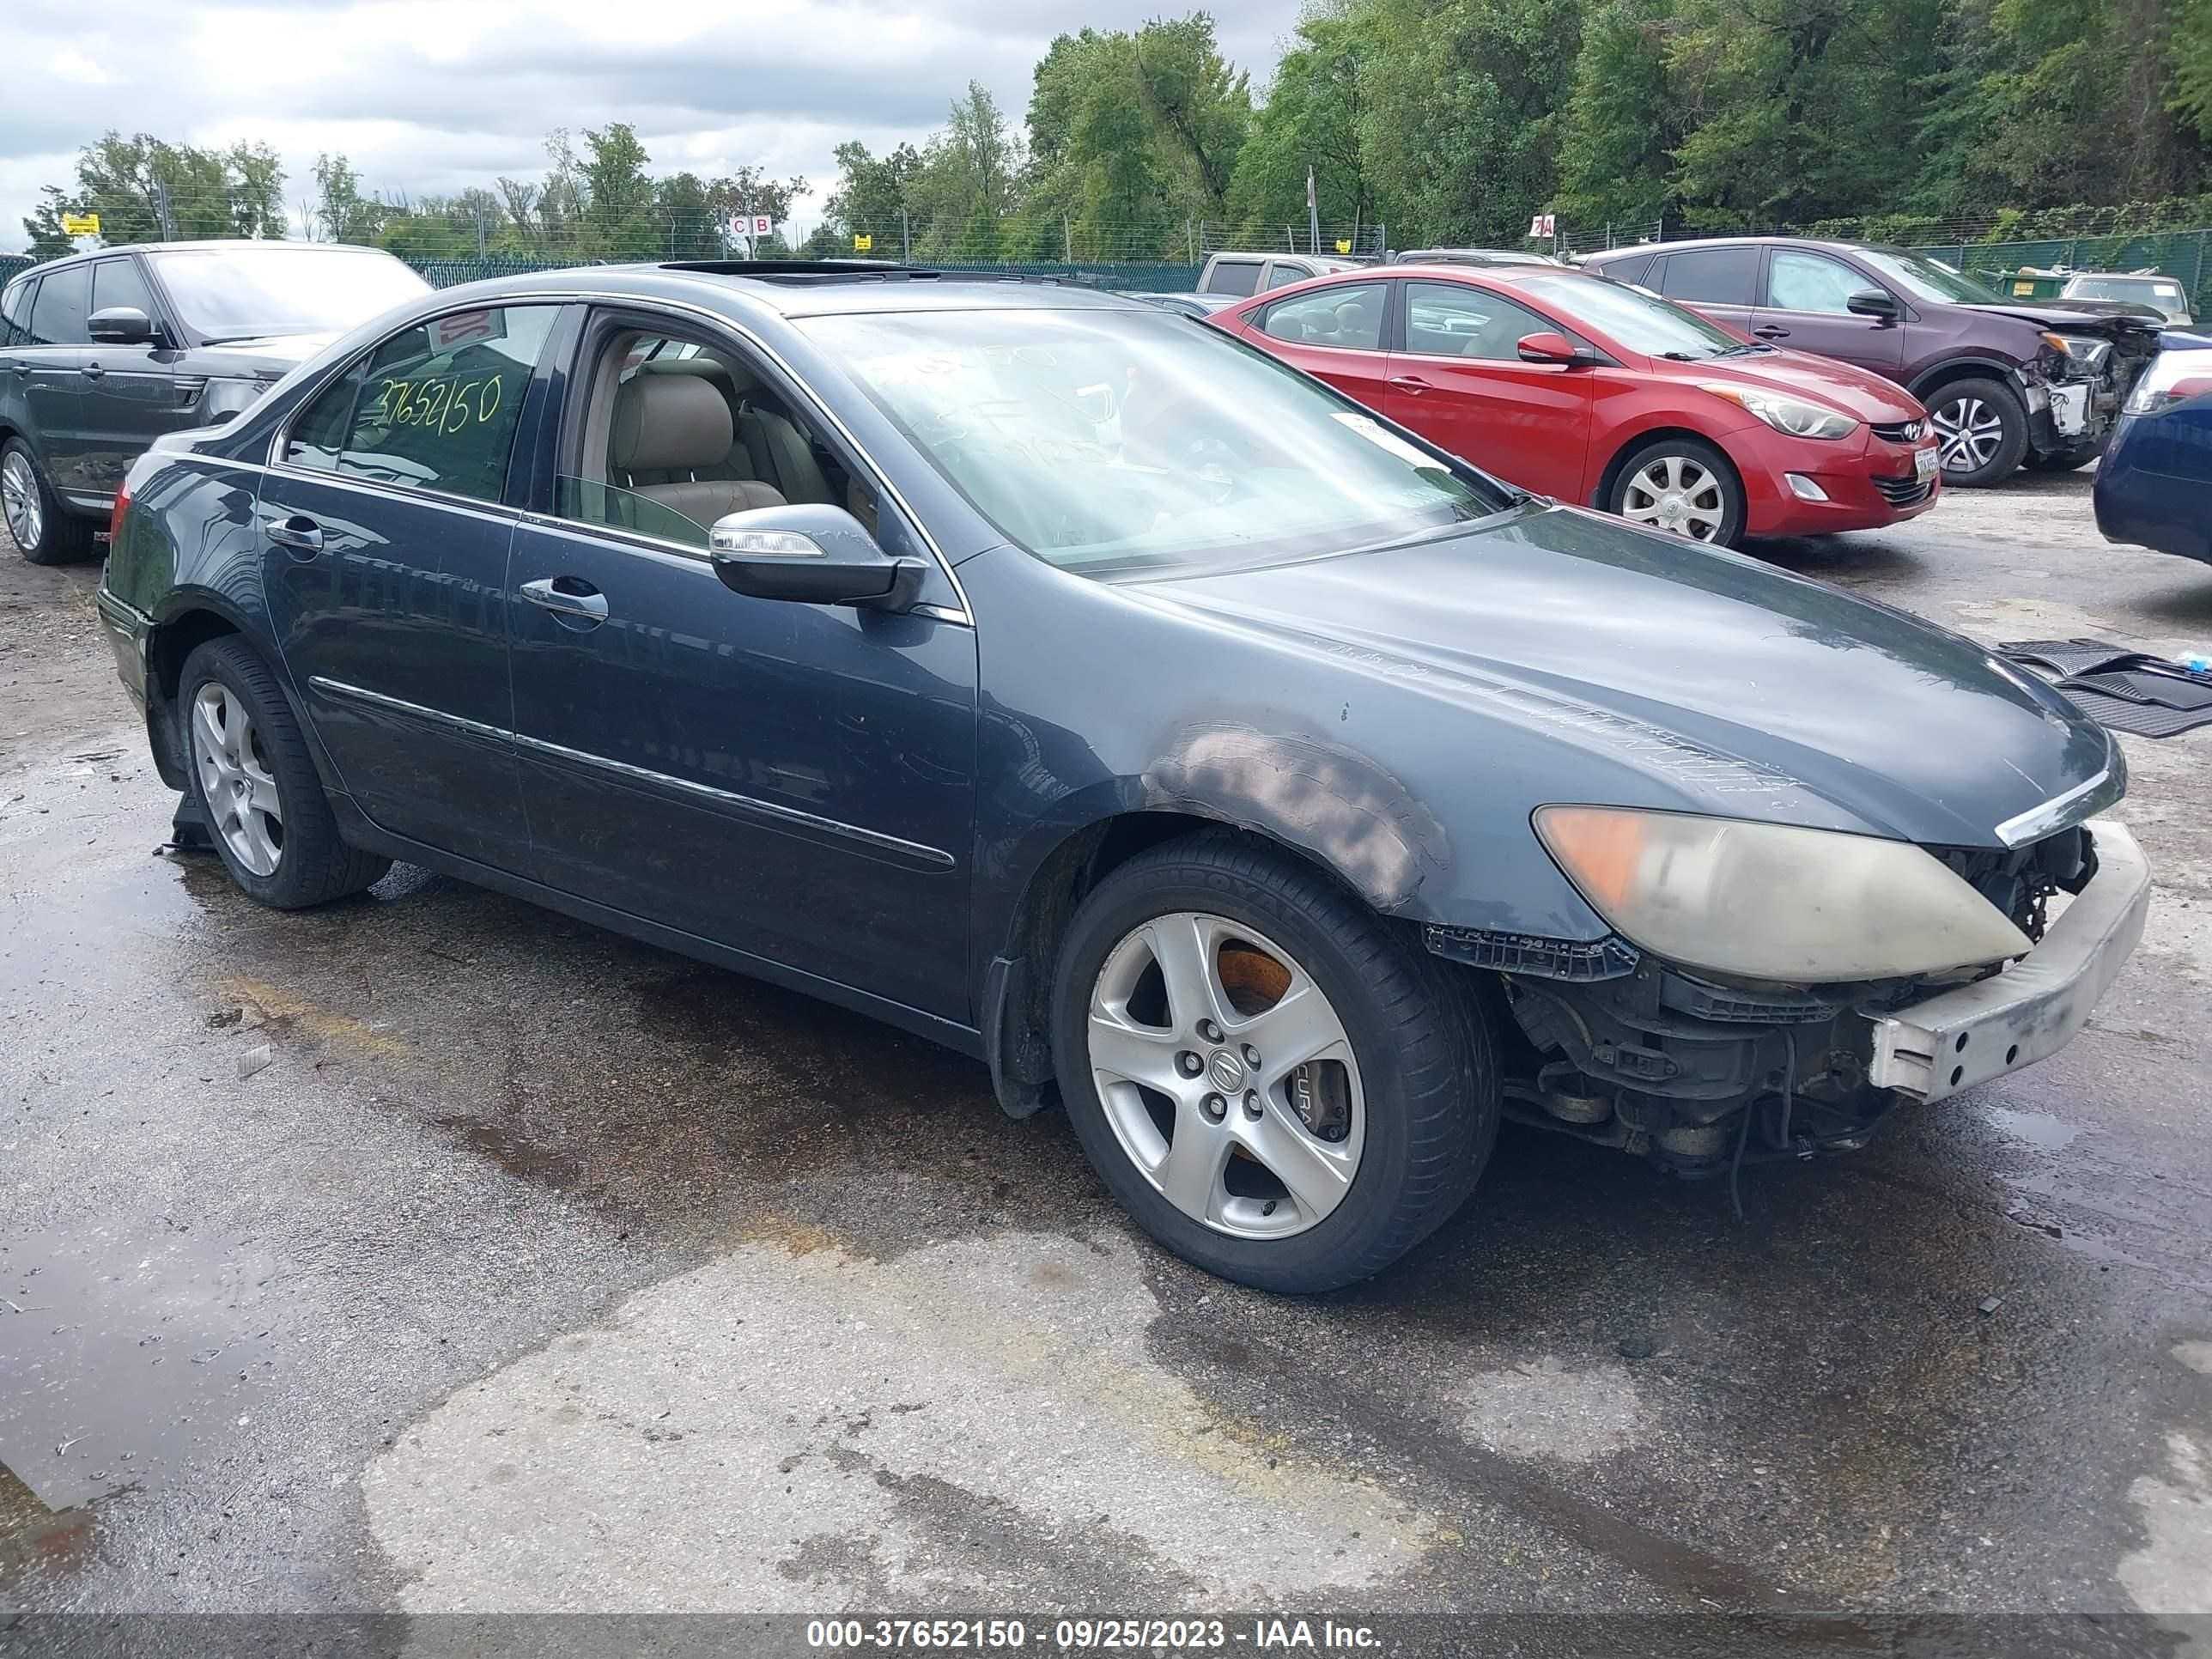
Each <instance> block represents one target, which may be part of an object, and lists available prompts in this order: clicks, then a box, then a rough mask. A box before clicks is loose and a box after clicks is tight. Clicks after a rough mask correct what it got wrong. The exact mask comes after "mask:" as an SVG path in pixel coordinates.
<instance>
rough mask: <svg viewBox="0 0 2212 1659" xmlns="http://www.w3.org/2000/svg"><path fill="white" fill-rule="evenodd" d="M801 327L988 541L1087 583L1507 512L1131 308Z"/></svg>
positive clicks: (1342, 543) (1212, 341)
mask: <svg viewBox="0 0 2212 1659" xmlns="http://www.w3.org/2000/svg"><path fill="white" fill-rule="evenodd" d="M1330 292H1331V294H1332V295H1334V294H1340V293H1341V292H1342V290H1341V289H1333V290H1331V291H1330ZM1313 297H1315V298H1319V297H1322V296H1320V295H1316V296H1313ZM1302 302H1303V301H1302ZM800 326H801V327H803V328H804V329H805V331H806V332H807V333H808V334H809V335H810V336H811V337H812V338H813V339H814V340H815V342H816V343H817V344H818V345H819V346H820V347H821V348H822V349H823V351H825V352H827V353H829V354H831V355H832V356H834V357H835V358H836V361H837V362H839V363H840V365H841V366H842V368H844V370H845V372H846V373H847V374H848V376H850V377H851V379H852V380H854V382H855V383H856V384H857V385H858V386H859V387H860V391H861V392H862V393H864V394H865V395H866V397H867V398H869V400H870V401H871V402H872V403H873V404H875V405H876V406H877V408H878V409H879V410H882V412H883V414H884V416H885V418H887V419H888V420H890V422H892V424H894V425H895V426H896V427H897V428H899V430H900V431H901V432H902V434H903V435H905V437H906V439H907V441H908V442H909V443H911V444H912V445H913V446H914V447H915V449H916V450H917V451H918V452H919V453H921V456H922V458H923V459H925V460H926V461H927V463H928V464H929V465H931V466H932V467H933V468H934V469H935V470H936V471H938V473H939V475H940V476H942V477H944V478H945V481H946V482H947V483H950V484H951V486H952V487H953V488H954V489H957V490H958V491H960V493H961V494H962V495H964V496H965V497H966V498H967V500H968V501H969V503H970V504H971V505H972V506H973V507H975V510H976V511H977V512H978V513H981V515H982V516H983V517H984V518H985V519H986V520H988V521H989V522H990V523H991V524H992V525H993V526H994V527H995V528H996V529H997V531H998V532H999V533H1000V535H1002V536H1004V537H1005V538H1006V539H1007V540H1008V541H1009V542H1012V544H1015V545H1016V546H1018V547H1020V548H1023V549H1025V550H1027V551H1029V552H1030V553H1032V554H1034V555H1036V556H1037V557H1039V558H1041V559H1043V560H1045V561H1046V562H1048V563H1051V564H1054V565H1057V566H1060V568H1063V569H1068V570H1073V571H1077V572H1079V573H1081V574H1086V575H1109V574H1117V573H1121V572H1127V571H1139V570H1147V571H1149V570H1158V569H1170V568H1184V569H1188V568H1201V569H1203V568H1227V567H1229V566H1232V565H1239V564H1258V563H1265V562H1275V561H1279V560H1282V559H1285V558H1296V557H1304V556H1311V555H1316V554H1322V553H1331V552H1340V551H1343V550H1346V549H1350V548H1354V547H1369V546H1375V545H1378V544H1385V543H1389V542H1397V541H1407V540H1414V539H1419V538H1425V537H1429V536H1433V535H1436V534H1437V533H1439V532H1447V531H1449V529H1450V527H1451V526H1455V525H1457V524H1462V523H1465V522H1468V521H1470V520H1475V519H1479V518H1483V517H1486V516H1487V515H1488V514H1490V513H1495V512H1498V511H1500V510H1501V509H1503V508H1504V507H1508V506H1510V504H1511V503H1512V501H1514V500H1515V499H1516V497H1515V496H1514V495H1513V494H1512V493H1511V492H1510V491H1509V490H1507V489H1504V487H1503V486H1501V485H1498V484H1496V483H1492V482H1491V481H1490V480H1488V479H1486V478H1485V477H1482V476H1481V475H1480V474H1479V473H1476V472H1474V471H1471V470H1468V469H1466V468H1463V467H1462V466H1461V465H1458V464H1456V463H1455V462H1453V461H1452V460H1451V459H1449V458H1448V457H1446V456H1443V455H1441V454H1438V453H1434V452H1431V451H1430V450H1428V449H1427V448H1425V447H1423V446H1420V445H1419V444H1415V443H1413V442H1409V441H1407V440H1406V439H1405V438H1402V437H1401V436H1400V435H1398V434H1396V433H1395V432H1393V431H1392V430H1390V429H1389V428H1388V427H1386V426H1384V425H1383V423H1382V422H1379V421H1377V420H1376V419H1375V417H1374V416H1371V415H1370V414H1369V413H1367V412H1366V411H1365V410H1363V409H1361V408H1360V407H1359V406H1358V404H1354V403H1353V402H1352V400H1351V399H1350V398H1345V397H1342V396H1340V395H1339V394H1338V393H1336V392H1332V391H1330V390H1329V389H1328V387H1326V386H1322V385H1321V384H1320V383H1319V382H1317V381H1315V380H1309V379H1308V378H1306V377H1305V376H1304V375H1302V374H1298V373H1297V372H1296V371H1295V370H1293V369H1291V368H1289V367H1287V366H1286V365H1285V364H1283V363H1281V362H1278V361H1276V360H1275V359H1273V358H1271V357H1269V356H1266V355H1265V354H1263V353H1261V352H1259V351H1256V350H1255V349H1252V348H1250V347H1249V346H1245V345H1243V344H1240V343H1238V342H1237V341H1236V340H1234V339H1232V338H1231V337H1229V336H1227V335H1225V334H1217V333H1214V332H1213V331H1209V330H1206V329H1193V328H1191V327H1190V326H1189V325H1188V324H1187V323H1183V322H1180V321H1178V320H1176V319H1173V318H1170V317H1165V316H1161V315H1159V314H1158V313H1149V314H1146V313H1138V312H1136V311H1135V309H1134V308H1133V307H1132V308H1131V310H1130V311H1127V312H1123V311H1120V310H1114V311H1107V310H1097V311H1091V310H1069V311H1043V310H1029V309H1023V310H1018V311H1016V310H1008V311H976V312H964V313H853V314H848V315H842V316H824V317H814V318H810V319H805V321H804V322H803V323H801V324H800Z"/></svg>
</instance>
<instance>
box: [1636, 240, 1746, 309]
mask: <svg viewBox="0 0 2212 1659" xmlns="http://www.w3.org/2000/svg"><path fill="white" fill-rule="evenodd" d="M1758 277H1759V250H1758V249H1757V248H1755V247H1709V248H1694V249H1691V250H1688V251H1686V252H1680V253H1670V254H1668V256H1667V269H1666V271H1665V274H1664V275H1663V276H1662V277H1661V279H1660V284H1659V291H1660V292H1661V293H1662V294H1663V295H1666V296H1667V297H1668V299H1670V300H1692V301H1697V302H1698V303H1699V304H1702V305H1714V306H1748V305H1755V304H1757V303H1758V301H1756V300H1755V299H1754V298H1753V285H1754V283H1756V282H1757V281H1758Z"/></svg>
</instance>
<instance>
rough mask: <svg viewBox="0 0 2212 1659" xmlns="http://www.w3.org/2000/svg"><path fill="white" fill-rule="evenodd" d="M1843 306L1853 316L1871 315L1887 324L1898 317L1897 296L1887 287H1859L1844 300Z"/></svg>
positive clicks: (1877, 320)
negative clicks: (1855, 292)
mask: <svg viewBox="0 0 2212 1659" xmlns="http://www.w3.org/2000/svg"><path fill="white" fill-rule="evenodd" d="M1844 309H1845V310H1846V311H1848V312H1850V313H1851V315H1852V316H1854V317H1871V318H1873V319H1875V321H1876V322H1878V323H1881V324H1882V325H1885V326H1887V325H1889V324H1891V323H1893V322H1895V321H1896V320H1897V319H1898V314H1899V307H1898V303H1897V296H1896V295H1894V294H1892V293H1890V292H1889V291H1888V290H1887V289H1879V288H1866V289H1860V290H1859V291H1858V292H1857V294H1854V295H1851V296H1850V299H1848V300H1846V301H1844Z"/></svg>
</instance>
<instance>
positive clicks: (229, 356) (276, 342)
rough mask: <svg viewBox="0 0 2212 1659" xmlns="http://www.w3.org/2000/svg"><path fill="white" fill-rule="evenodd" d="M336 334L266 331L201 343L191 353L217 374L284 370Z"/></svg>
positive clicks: (320, 347) (328, 341) (329, 340)
mask: <svg viewBox="0 0 2212 1659" xmlns="http://www.w3.org/2000/svg"><path fill="white" fill-rule="evenodd" d="M335 339H337V335H336V334H334V333H323V334H269V335H264V336H262V337H260V338H258V339H252V340H225V341H223V342H222V344H220V345H204V346H201V347H200V348H198V349H197V350H196V351H195V352H193V354H192V356H193V357H194V359H195V360H196V366H197V367H201V368H205V369H207V370H208V371H209V372H210V373H212V374H261V375H269V374H284V373H286V372H288V371H289V370H290V369H292V368H295V367H296V366H297V365H299V364H301V363H304V362H307V359H308V358H310V357H312V356H314V355H315V354H316V353H317V352H319V351H320V350H321V349H323V348H324V347H325V346H326V345H328V344H329V343H331V341H333V340H335Z"/></svg>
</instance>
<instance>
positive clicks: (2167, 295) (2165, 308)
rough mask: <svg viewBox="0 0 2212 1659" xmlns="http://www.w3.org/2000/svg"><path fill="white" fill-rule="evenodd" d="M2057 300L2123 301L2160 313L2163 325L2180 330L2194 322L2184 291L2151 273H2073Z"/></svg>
mask: <svg viewBox="0 0 2212 1659" xmlns="http://www.w3.org/2000/svg"><path fill="white" fill-rule="evenodd" d="M2058 297H2059V298H2060V299H2061V300H2125V301H2130V302H2132V303H2133V304H2136V305H2142V306H2148V307H2151V308H2152V309H2153V310H2154V311H2158V312H2161V313H2164V314H2165V317H2166V321H2167V322H2169V323H2172V324H2174V325H2177V326H2179V327H2182V328H2186V327H2188V326H2189V325H2190V324H2191V322H2193V321H2195V320H2196V319H2194V318H2192V317H2191V315H2190V312H2189V292H2188V290H2187V289H2185V288H2183V287H2182V286H2181V284H2180V283H2179V282H2178V281H2176V280H2175V279H2174V278H2173V277H2171V276H2161V275H2160V273H2158V272H2157V271H2154V270H2131V271H2128V272H2126V273H2124V274H2120V273H2115V272H2106V271H2099V270H2077V271H2075V273H2074V274H2073V275H2072V276H2069V277H2068V278H2067V279H2066V286H2065V287H2064V288H2063V289H2059V291H2058Z"/></svg>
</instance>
